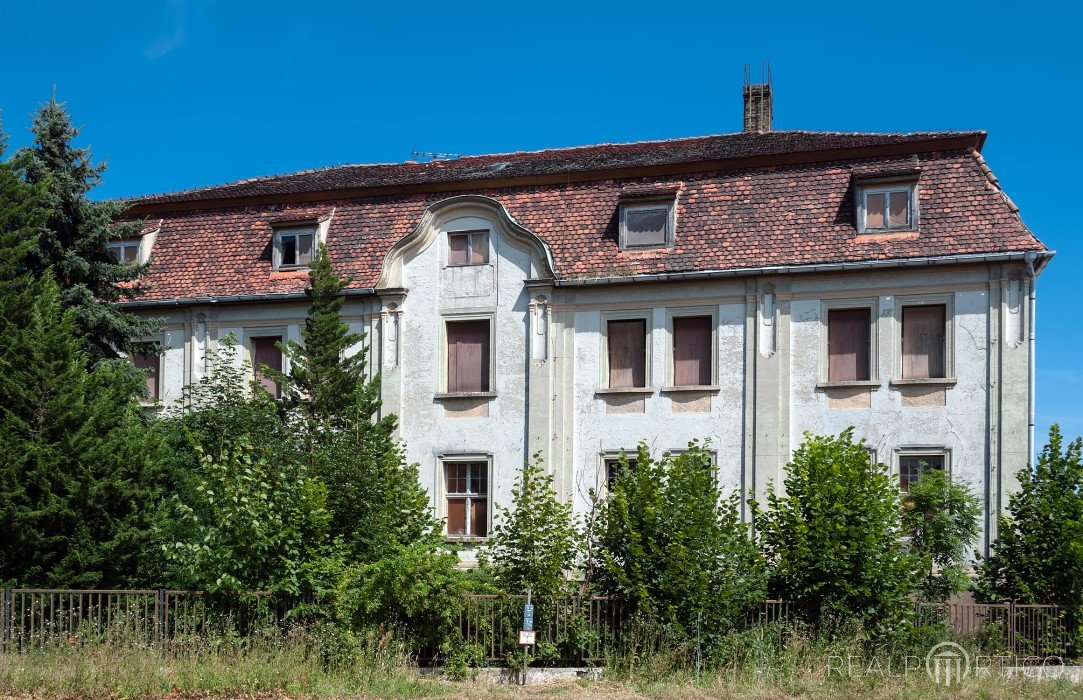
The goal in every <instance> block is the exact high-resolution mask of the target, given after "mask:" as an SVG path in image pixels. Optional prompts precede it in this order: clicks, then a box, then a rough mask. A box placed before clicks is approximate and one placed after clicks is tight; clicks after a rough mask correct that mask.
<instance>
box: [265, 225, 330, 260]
mask: <svg viewBox="0 0 1083 700" xmlns="http://www.w3.org/2000/svg"><path fill="white" fill-rule="evenodd" d="M304 235H309V236H312V259H313V260H315V259H316V252H317V251H318V250H319V246H320V232H319V227H317V226H283V227H280V228H276V229H275V230H274V269H276V270H304V269H307V268H308V266H309V263H293V264H289V265H286V264H284V263H283V262H282V253H283V245H282V239H283V238H285V237H286V236H304ZM297 250H300V246H297Z"/></svg>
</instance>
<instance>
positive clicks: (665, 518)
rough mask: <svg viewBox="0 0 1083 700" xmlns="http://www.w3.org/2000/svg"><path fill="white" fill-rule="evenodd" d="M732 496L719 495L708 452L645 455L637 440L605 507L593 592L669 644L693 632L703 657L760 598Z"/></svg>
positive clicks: (759, 560) (757, 563)
mask: <svg viewBox="0 0 1083 700" xmlns="http://www.w3.org/2000/svg"><path fill="white" fill-rule="evenodd" d="M738 504H739V501H738V500H737V496H736V495H735V496H733V497H729V498H723V497H722V495H721V493H720V492H719V488H718V483H717V481H716V479H715V475H714V468H713V465H712V462H711V458H710V455H709V453H708V452H706V451H705V450H704V449H703V448H702V447H701V446H700V445H698V444H697V443H695V442H693V443H691V444H690V445H689V449H688V451H686V452H682V453H681V454H678V455H676V456H673V455H669V454H666V455H664V456H663V457H662V458H661V459H654V458H652V457H651V455H650V453H649V451H648V450H647V446H646V445H645V444H640V446H639V452H638V454H637V456H636V463H635V466H634V467H633V468H628V466H627V460H626V459H624V458H622V469H621V473H620V476H619V477H618V478H617V479H616V481H615V482H614V484H613V488H612V492H611V493H610V495H609V497H608V499H606V501H605V502H604V503H603V504H602V509H603V512H602V514H601V524H600V528H599V532H598V535H597V543H596V545H595V549H596V551H597V556H598V561H599V565H600V571H599V573H598V577H597V586H598V588H599V590H600V591H601V592H602V593H604V594H607V595H611V596H614V597H616V598H618V599H619V600H621V601H622V602H623V603H624V604H625V605H626V606H627V608H628V612H629V613H630V614H631V615H633V616H636V617H637V618H639V619H640V620H650V621H651V624H655V625H658V626H660V627H661V628H664V629H665V630H667V632H666V634H667V635H668V636H669V637H670V638H672V639H676V640H685V641H687V640H691V639H693V638H695V636H696V634H697V631H698V632H699V633H700V637H701V642H702V644H703V646H704V647H705V648H706V649H707V650H708V651H709V650H710V649H711V648H712V647H713V646H714V645H715V643H716V642H717V641H719V640H721V638H722V637H723V636H724V635H725V634H726V633H727V632H728V631H729V630H730V629H731V628H734V627H737V626H740V625H742V624H744V623H745V621H746V619H747V617H748V615H749V614H750V612H751V611H753V610H754V609H755V608H756V606H757V604H758V603H759V602H760V601H761V600H763V597H764V594H765V593H766V590H765V582H766V570H765V567H764V561H763V557H762V556H761V554H760V552H759V551H758V550H757V548H756V546H755V544H754V542H753V541H752V539H751V538H750V537H749V533H748V528H747V526H746V525H745V524H744V523H742V522H741V519H740V515H739V509H738Z"/></svg>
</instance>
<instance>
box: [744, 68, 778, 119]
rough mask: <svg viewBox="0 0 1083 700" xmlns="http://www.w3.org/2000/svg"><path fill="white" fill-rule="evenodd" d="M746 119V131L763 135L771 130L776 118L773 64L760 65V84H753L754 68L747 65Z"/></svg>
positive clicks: (745, 90)
mask: <svg viewBox="0 0 1083 700" xmlns="http://www.w3.org/2000/svg"><path fill="white" fill-rule="evenodd" d="M744 95H745V118H744V130H745V131H746V132H749V133H754V134H762V133H764V132H765V131H770V130H771V118H772V117H773V116H774V114H773V110H772V102H773V100H772V99H771V62H770V61H764V62H763V63H761V64H760V82H758V83H753V82H752V66H750V65H749V64H747V63H746V64H745V89H744Z"/></svg>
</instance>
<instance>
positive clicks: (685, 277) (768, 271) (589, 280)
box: [553, 250, 1056, 287]
mask: <svg viewBox="0 0 1083 700" xmlns="http://www.w3.org/2000/svg"><path fill="white" fill-rule="evenodd" d="M1055 254H1056V251H1053V250H1045V251H1040V252H1036V251H1018V252H1008V253H975V254H970V255H942V256H927V257H920V258H896V259H893V260H868V261H863V262H841V263H814V264H810V265H768V266H763V267H739V268H731V269H723V270H697V271H695V272H661V273H657V274H646V275H631V276H625V277H583V278H576V279H559V280H555V281H554V282H553V284H554V286H557V287H589V286H595V285H605V284H640V283H649V282H683V281H693V280H701V279H718V278H724V277H748V276H750V275H791V274H800V273H816V272H821V273H822V272H851V271H854V270H883V269H890V268H897V267H921V266H933V265H935V266H941V265H971V264H975V263H1003V262H1011V261H1020V262H1026V261H1027V260H1035V259H1037V264H1036V266H1035V269H1036V272H1035V274H1038V273H1040V272H1041V270H1042V269H1043V268H1044V267H1045V265H1046V264H1048V262H1049V261H1050V260H1052V259H1053V256H1054V255H1055Z"/></svg>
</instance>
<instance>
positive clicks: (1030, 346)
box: [1023, 252, 1038, 467]
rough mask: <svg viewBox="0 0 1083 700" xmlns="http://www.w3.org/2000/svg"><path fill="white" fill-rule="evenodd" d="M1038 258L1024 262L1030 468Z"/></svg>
mask: <svg viewBox="0 0 1083 700" xmlns="http://www.w3.org/2000/svg"><path fill="white" fill-rule="evenodd" d="M1037 258H1038V254H1037V253H1034V252H1029V253H1027V254H1026V255H1025V256H1024V257H1023V260H1025V261H1026V263H1027V273H1028V274H1029V275H1030V300H1029V304H1028V308H1027V325H1028V326H1029V329H1028V334H1027V353H1028V354H1029V357H1028V361H1029V362H1030V368H1029V372H1028V373H1027V421H1028V423H1027V429H1028V435H1027V459H1028V460H1030V464H1029V465H1028V466H1029V467H1033V465H1034V461H1035V458H1034V413H1035V408H1036V404H1035V400H1034V399H1035V387H1036V385H1037V378H1036V372H1035V352H1034V328H1035V319H1034V314H1035V312H1036V311H1037V309H1038V299H1037V295H1036V293H1035V287H1036V286H1037V284H1038V275H1037V273H1036V272H1035V271H1034V261H1035V260H1036V259H1037Z"/></svg>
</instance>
